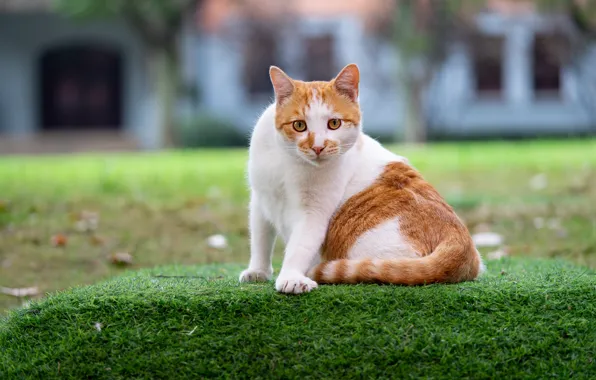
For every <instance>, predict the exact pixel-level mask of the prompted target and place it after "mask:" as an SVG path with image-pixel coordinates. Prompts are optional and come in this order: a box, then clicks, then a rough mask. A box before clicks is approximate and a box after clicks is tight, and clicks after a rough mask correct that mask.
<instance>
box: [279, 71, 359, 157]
mask: <svg viewBox="0 0 596 380" xmlns="http://www.w3.org/2000/svg"><path fill="white" fill-rule="evenodd" d="M269 75H270V77H271V83H272V84H273V88H274V90H275V101H276V111H275V127H276V130H277V133H278V134H279V138H278V141H279V143H280V144H282V145H283V148H284V149H285V150H286V151H288V152H290V153H291V154H293V155H295V156H298V157H300V158H302V159H304V160H306V161H307V162H309V163H311V164H314V165H318V164H319V163H322V162H324V161H327V160H330V159H333V158H334V157H338V156H340V155H342V154H343V153H345V152H347V151H348V150H349V149H350V148H352V147H353V146H354V144H355V143H356V141H357V140H358V137H359V136H360V133H361V127H360V118H361V115H360V105H359V103H358V84H359V81H360V72H359V70H358V66H356V65H355V64H350V65H348V66H346V67H344V68H343V69H342V70H341V72H340V73H339V74H338V75H337V76H336V77H335V78H334V79H332V80H331V81H329V82H303V81H299V80H294V79H292V78H290V77H289V76H288V75H287V74H286V73H284V72H283V71H282V70H281V69H279V68H277V67H275V66H272V67H271V68H270V69H269Z"/></svg>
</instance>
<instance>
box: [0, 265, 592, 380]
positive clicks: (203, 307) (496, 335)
mask: <svg viewBox="0 0 596 380" xmlns="http://www.w3.org/2000/svg"><path fill="white" fill-rule="evenodd" d="M488 267H489V272H488V274H487V275H486V276H484V277H482V278H480V279H479V280H478V281H476V282H470V283H462V284H457V285H431V286H426V287H396V286H377V285H352V286H322V287H320V288H319V289H317V290H315V291H314V292H312V293H310V294H308V295H306V296H287V295H281V294H278V293H276V292H275V291H274V289H273V286H272V284H271V283H267V284H239V283H238V282H237V278H236V275H237V273H238V271H239V270H240V269H241V266H239V265H212V266H208V267H205V266H199V267H189V266H184V267H182V266H177V267H176V266H170V267H166V268H159V269H151V270H145V271H143V272H141V273H131V274H127V275H125V276H123V277H120V278H116V279H112V280H109V281H107V282H102V283H100V284H97V285H94V286H90V287H82V288H76V289H73V290H72V291H68V292H63V293H60V294H57V295H55V296H53V297H50V298H48V299H46V300H44V301H42V302H34V303H32V304H30V305H29V306H27V307H25V308H23V309H20V310H17V311H15V312H13V313H12V314H11V318H10V319H7V320H5V321H2V320H0V347H3V354H2V355H0V378H7V379H8V378H11V379H12V378H19V379H21V378H22V379H24V378H43V379H51V378H78V379H80V378H106V379H120V378H123V379H129V378H152V379H157V378H173V377H175V378H233V379H244V378H250V379H258V378H277V379H280V378H301V379H302V378H304V379H308V378H316V379H339V378H345V379H347V378H421V377H424V378H436V379H439V378H446V379H460V378H474V379H499V378H507V379H517V378H523V379H529V378H551V377H552V378H569V377H571V378H579V379H593V378H595V377H596V363H595V361H594V360H595V359H596V329H594V321H595V320H596V304H595V303H594V302H593V301H594V296H593V294H594V291H595V290H596V276H595V273H594V272H593V271H590V270H587V269H586V268H583V267H577V266H573V265H571V264H569V263H568V262H560V261H555V260H547V261H538V260H529V259H519V258H517V259H512V258H506V259H502V260H500V261H491V262H489V265H488Z"/></svg>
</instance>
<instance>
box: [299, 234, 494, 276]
mask: <svg viewBox="0 0 596 380" xmlns="http://www.w3.org/2000/svg"><path fill="white" fill-rule="evenodd" d="M483 271H484V265H483V263H482V259H481V257H480V254H479V253H478V251H477V250H476V248H475V247H474V245H473V244H471V245H470V246H468V247H462V246H461V245H450V244H441V245H439V246H438V247H437V248H436V249H435V251H434V252H433V253H431V254H430V255H428V256H424V257H420V258H405V257H404V258H396V259H373V258H365V259H353V260H352V259H339V260H333V261H327V262H323V263H321V264H319V265H318V266H316V267H314V268H313V269H312V270H311V271H310V272H309V273H308V275H309V277H310V278H312V279H313V280H315V281H317V282H318V283H322V284H356V283H386V284H399V285H424V284H432V283H456V282H462V281H470V280H474V279H476V277H478V275H479V274H481V273H482V272H483Z"/></svg>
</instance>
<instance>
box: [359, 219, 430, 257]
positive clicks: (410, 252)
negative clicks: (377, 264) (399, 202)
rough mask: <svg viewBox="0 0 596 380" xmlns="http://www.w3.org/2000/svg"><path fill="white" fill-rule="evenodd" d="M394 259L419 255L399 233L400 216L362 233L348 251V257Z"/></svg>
mask: <svg viewBox="0 0 596 380" xmlns="http://www.w3.org/2000/svg"><path fill="white" fill-rule="evenodd" d="M370 257H373V258H377V259H394V258H396V257H413V258H415V257H419V256H418V255H417V254H416V252H415V251H414V249H413V248H412V247H411V246H410V244H408V242H407V241H406V240H405V239H404V238H403V236H402V235H401V234H400V233H399V220H398V218H393V219H390V220H388V221H386V222H383V223H381V224H379V225H378V226H376V227H374V228H371V229H370V230H368V231H366V232H365V233H363V234H362V236H360V237H359V238H358V240H357V241H356V243H355V244H354V246H352V248H350V250H349V251H348V258H350V259H362V258H370Z"/></svg>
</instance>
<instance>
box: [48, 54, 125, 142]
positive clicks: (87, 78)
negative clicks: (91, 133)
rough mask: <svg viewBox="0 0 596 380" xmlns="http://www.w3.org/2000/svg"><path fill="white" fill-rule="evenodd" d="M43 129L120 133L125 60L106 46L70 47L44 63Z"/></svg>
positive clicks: (49, 56)
mask: <svg viewBox="0 0 596 380" xmlns="http://www.w3.org/2000/svg"><path fill="white" fill-rule="evenodd" d="M39 74H40V75H39V78H40V85H41V91H40V92H39V93H40V108H41V113H40V114H41V127H42V129H43V130H45V131H58V130H59V131H63V130H75V131H84V130H118V129H120V127H121V125H122V58H121V55H120V54H119V52H118V51H117V50H116V49H113V48H111V47H106V46H103V45H94V44H84V45H83V44H80V45H66V46H59V47H56V48H52V49H50V50H48V51H46V52H45V53H44V54H43V55H42V56H41V59H40V63H39Z"/></svg>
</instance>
